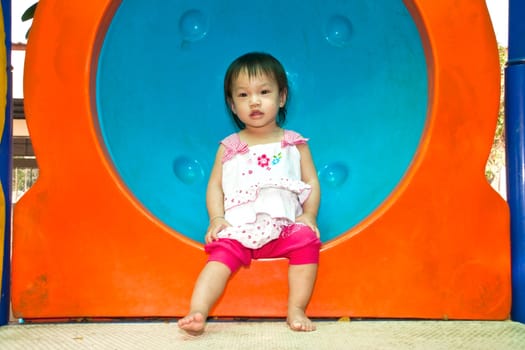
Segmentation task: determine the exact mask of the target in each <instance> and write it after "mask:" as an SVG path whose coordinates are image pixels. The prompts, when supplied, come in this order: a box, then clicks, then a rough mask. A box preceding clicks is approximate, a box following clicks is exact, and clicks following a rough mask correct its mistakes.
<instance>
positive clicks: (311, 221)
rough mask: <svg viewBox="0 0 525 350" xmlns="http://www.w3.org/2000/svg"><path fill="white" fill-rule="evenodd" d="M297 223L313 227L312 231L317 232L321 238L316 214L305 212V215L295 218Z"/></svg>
mask: <svg viewBox="0 0 525 350" xmlns="http://www.w3.org/2000/svg"><path fill="white" fill-rule="evenodd" d="M295 222H296V223H301V224H304V225H306V226H308V227H310V228H311V229H312V231H314V232H315V235H316V236H317V238H321V233H320V232H319V228H317V220H316V219H315V216H314V215H310V214H308V213H303V215H300V216H298V217H296V218H295Z"/></svg>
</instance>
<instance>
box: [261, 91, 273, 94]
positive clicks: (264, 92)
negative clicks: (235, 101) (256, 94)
mask: <svg viewBox="0 0 525 350" xmlns="http://www.w3.org/2000/svg"><path fill="white" fill-rule="evenodd" d="M270 92H271V91H270V90H263V91H261V94H263V95H266V94H269V93H270Z"/></svg>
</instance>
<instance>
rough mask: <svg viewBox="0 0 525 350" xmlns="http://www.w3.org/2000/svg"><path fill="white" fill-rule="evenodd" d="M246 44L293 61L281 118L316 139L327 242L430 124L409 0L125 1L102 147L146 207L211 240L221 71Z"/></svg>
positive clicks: (103, 97) (392, 174) (404, 164)
mask: <svg viewBox="0 0 525 350" xmlns="http://www.w3.org/2000/svg"><path fill="white" fill-rule="evenodd" d="M249 51H265V52H269V53H271V54H272V55H274V56H275V57H276V58H278V59H279V60H280V61H281V62H282V63H283V65H284V66H285V68H286V70H287V74H288V77H289V80H290V83H291V96H290V100H289V105H288V117H287V123H286V124H285V127H286V128H289V129H292V130H296V131H298V132H300V133H302V134H303V135H304V136H306V137H309V138H310V142H309V144H310V147H311V149H312V152H313V155H314V158H315V161H316V165H317V168H318V170H319V175H320V180H321V185H322V192H323V195H322V203H321V209H320V213H319V220H318V221H319V226H320V229H321V234H322V237H321V238H322V240H323V241H324V242H326V241H328V240H330V239H333V238H335V237H338V236H339V235H341V234H343V233H344V232H346V231H347V230H349V229H350V228H352V227H353V226H355V225H356V224H358V223H359V222H361V221H362V220H364V219H365V218H366V217H367V216H369V215H370V214H371V213H372V212H373V211H374V210H375V209H376V208H377V207H378V206H379V205H380V204H381V203H382V202H383V201H384V200H385V199H386V198H387V197H388V196H389V195H390V194H391V193H392V191H393V190H394V189H395V187H396V185H397V184H398V183H399V182H400V181H401V179H402V178H403V176H404V174H405V172H406V171H407V169H408V168H409V166H410V163H411V161H412V159H413V157H414V155H415V153H416V151H417V148H418V145H419V142H420V140H421V137H422V133H423V129H424V126H425V123H426V112H427V103H428V100H427V94H428V90H427V83H428V81H427V72H426V69H427V67H426V61H425V56H424V52H423V48H422V44H421V39H420V37H419V34H418V31H417V29H416V27H415V24H414V21H413V19H412V17H411V16H410V14H409V12H408V10H407V9H406V7H405V6H404V4H403V1H401V0H384V1H381V4H380V5H379V4H378V3H377V2H372V1H366V0H361V1H344V2H343V1H335V0H327V1H311V2H309V3H308V6H305V3H304V2H303V1H298V0H293V1H292V0H290V1H274V0H270V1H266V2H252V3H250V6H246V3H245V2H241V1H237V0H228V1H214V0H200V1H195V0H192V1H189V0H188V1H176V2H174V1H167V0H165V1H160V0H156V1H149V2H148V1H142V0H127V1H124V2H122V4H121V6H120V7H119V9H118V10H117V12H116V14H115V16H114V17H113V20H112V22H111V24H110V27H109V29H108V31H107V33H106V36H105V40H104V44H103V47H102V50H101V53H100V57H99V66H98V72H97V80H96V91H97V109H98V111H97V112H98V118H99V120H98V121H99V123H100V128H101V131H102V135H103V140H102V141H101V142H102V143H104V144H105V146H106V148H107V150H108V152H109V154H110V157H111V160H112V162H113V164H114V166H115V167H116V169H117V171H118V173H119V175H120V176H121V178H122V180H123V182H124V183H125V184H126V185H127V187H128V189H129V190H130V191H131V192H132V193H133V195H134V196H135V197H136V198H137V200H138V201H139V202H141V203H142V204H143V206H144V207H145V208H147V210H149V211H150V212H151V213H152V214H153V215H155V216H156V217H157V218H159V219H160V220H161V221H163V222H164V223H166V224H167V225H168V226H170V227H172V228H174V229H175V230H177V231H179V232H181V233H182V234H184V235H185V236H187V237H189V238H192V239H194V240H196V241H199V242H203V236H204V232H205V230H206V227H207V224H208V218H207V213H206V208H205V190H206V182H207V178H208V176H209V173H210V170H211V167H212V163H213V160H214V156H215V152H216V150H217V147H218V142H219V141H220V140H221V139H222V138H224V137H226V136H227V135H228V134H230V133H232V132H235V131H236V130H235V128H234V124H233V122H232V121H231V120H230V118H229V116H228V114H227V112H226V109H225V106H224V102H223V92H222V84H223V76H224V73H225V70H226V68H227V66H228V65H229V63H230V62H231V61H232V60H233V59H235V58H236V57H238V56H239V55H241V54H244V53H246V52H249Z"/></svg>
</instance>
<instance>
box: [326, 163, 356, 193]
mask: <svg viewBox="0 0 525 350" xmlns="http://www.w3.org/2000/svg"><path fill="white" fill-rule="evenodd" d="M349 173H350V171H349V170H348V167H347V166H346V165H345V164H344V163H342V162H334V163H330V164H327V165H325V166H323V167H322V168H321V169H320V170H319V180H320V181H321V183H323V184H327V185H329V186H332V187H340V186H342V185H343V184H344V183H345V181H346V180H347V179H348V175H349Z"/></svg>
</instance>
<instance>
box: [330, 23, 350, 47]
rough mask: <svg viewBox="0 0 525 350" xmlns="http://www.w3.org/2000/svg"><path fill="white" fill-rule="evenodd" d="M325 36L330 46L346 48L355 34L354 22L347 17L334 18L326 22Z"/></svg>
mask: <svg viewBox="0 0 525 350" xmlns="http://www.w3.org/2000/svg"><path fill="white" fill-rule="evenodd" d="M324 34H325V38H326V40H327V41H328V42H329V43H330V44H332V45H334V46H337V47H346V46H348V45H349V44H350V39H351V37H352V34H353V28H352V22H350V20H349V19H348V18H347V17H345V16H341V15H335V16H332V17H330V18H329V19H328V20H327V21H326V24H325V33H324Z"/></svg>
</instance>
